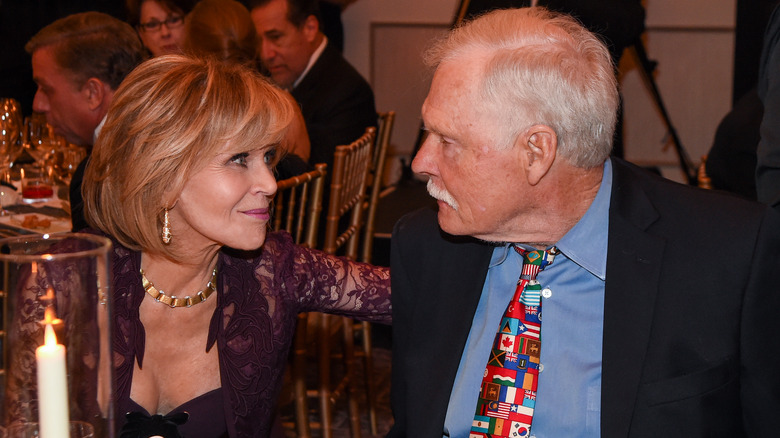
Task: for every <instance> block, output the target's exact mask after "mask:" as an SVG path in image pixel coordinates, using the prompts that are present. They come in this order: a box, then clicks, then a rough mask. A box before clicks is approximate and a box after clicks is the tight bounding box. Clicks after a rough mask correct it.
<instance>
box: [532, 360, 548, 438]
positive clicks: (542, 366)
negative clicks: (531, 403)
mask: <svg viewBox="0 0 780 438" xmlns="http://www.w3.org/2000/svg"><path fill="white" fill-rule="evenodd" d="M542 371H544V364H541V363H540V364H539V372H540V373H541V372H542ZM529 438H530V437H529Z"/></svg>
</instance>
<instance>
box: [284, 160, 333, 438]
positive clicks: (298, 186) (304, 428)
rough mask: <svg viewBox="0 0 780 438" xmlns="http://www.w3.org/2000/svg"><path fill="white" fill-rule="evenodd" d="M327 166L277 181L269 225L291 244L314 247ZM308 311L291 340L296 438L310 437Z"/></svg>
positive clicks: (299, 318)
mask: <svg viewBox="0 0 780 438" xmlns="http://www.w3.org/2000/svg"><path fill="white" fill-rule="evenodd" d="M326 168H327V165H325V164H322V163H320V164H317V165H316V166H315V169H314V170H312V171H310V172H306V173H303V174H301V175H298V176H294V177H291V178H288V179H284V180H281V181H278V182H277V190H276V197H275V198H274V204H273V205H274V215H273V222H272V228H273V229H274V230H286V231H287V232H288V233H290V235H291V236H292V237H293V240H294V241H295V243H297V244H299V245H302V246H307V247H309V248H316V247H317V232H318V226H319V223H320V215H321V213H322V195H323V190H324V185H325V174H326ZM308 317H309V315H308V314H301V315H298V324H297V326H296V328H295V337H294V339H293V351H292V364H291V368H290V375H291V378H292V383H293V393H294V403H295V429H296V432H297V435H298V436H299V437H305V438H308V437H311V429H310V427H309V420H308V411H309V410H308V403H307V397H308V396H307V393H306V366H307V363H308V360H307V357H306V353H307V350H308V349H307V345H306V344H307V342H306V339H307V336H306V335H307V326H308Z"/></svg>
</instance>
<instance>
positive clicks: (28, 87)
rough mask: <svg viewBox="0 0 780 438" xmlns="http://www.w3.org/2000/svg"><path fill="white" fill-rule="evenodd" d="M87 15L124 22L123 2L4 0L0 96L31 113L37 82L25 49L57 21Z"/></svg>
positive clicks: (0, 4)
mask: <svg viewBox="0 0 780 438" xmlns="http://www.w3.org/2000/svg"><path fill="white" fill-rule="evenodd" d="M85 11H97V12H104V13H106V14H109V15H111V16H112V17H114V18H118V19H120V20H124V19H125V5H124V1H123V0H36V1H34V2H31V1H29V0H2V1H0V41H2V42H3V49H2V54H3V61H2V62H0V96H2V97H12V98H14V99H16V100H18V101H19V103H21V105H22V112H23V113H24V114H25V115H29V114H30V113H31V112H32V101H33V96H34V95H35V88H36V87H35V82H33V81H32V69H31V67H30V55H28V54H27V52H25V50H24V45H25V44H26V43H27V41H29V40H30V38H32V36H33V35H35V33H36V32H38V31H39V30H40V29H41V28H43V27H44V26H46V25H49V24H51V23H52V22H54V21H55V20H57V19H59V18H62V17H67V16H68V15H71V14H76V13H79V12H85Z"/></svg>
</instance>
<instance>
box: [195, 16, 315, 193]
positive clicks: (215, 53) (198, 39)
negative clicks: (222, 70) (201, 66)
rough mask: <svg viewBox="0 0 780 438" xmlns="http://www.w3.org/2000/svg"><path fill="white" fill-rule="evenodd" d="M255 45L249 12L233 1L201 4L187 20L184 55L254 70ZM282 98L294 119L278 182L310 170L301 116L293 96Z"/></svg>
mask: <svg viewBox="0 0 780 438" xmlns="http://www.w3.org/2000/svg"><path fill="white" fill-rule="evenodd" d="M257 43H258V41H257V32H256V30H255V24H254V22H253V21H252V16H251V15H250V14H249V10H248V9H247V8H246V7H245V6H244V5H243V4H241V3H239V2H237V1H235V0H201V1H200V2H198V4H197V5H195V7H194V8H193V9H192V12H190V14H189V15H188V16H187V23H186V25H185V30H184V42H183V49H184V52H185V53H186V54H187V55H191V56H198V57H214V58H216V59H218V60H220V61H223V62H236V63H239V64H242V65H245V66H247V67H249V68H252V69H257V68H258V63H257V59H258V57H257ZM284 94H285V96H286V97H287V98H288V99H289V100H290V102H291V103H292V104H293V105H294V106H295V119H294V120H293V124H292V125H291V127H290V129H289V130H288V136H287V139H286V140H285V141H286V149H287V151H288V153H287V155H285V156H284V158H283V159H282V161H281V162H280V163H279V165H278V166H277V173H278V175H277V176H278V179H284V178H289V177H291V176H295V175H298V174H301V173H303V172H306V171H308V170H311V169H312V168H313V167H312V166H309V165H308V161H309V153H310V149H311V143H310V141H309V134H308V132H307V131H306V122H304V120H303V114H302V113H301V111H300V109H299V108H298V104H297V103H296V102H295V99H294V98H293V97H292V95H290V93H287V92H284Z"/></svg>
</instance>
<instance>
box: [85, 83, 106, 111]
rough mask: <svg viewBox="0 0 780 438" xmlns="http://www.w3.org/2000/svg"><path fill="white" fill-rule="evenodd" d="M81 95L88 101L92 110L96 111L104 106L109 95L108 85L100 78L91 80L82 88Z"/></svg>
mask: <svg viewBox="0 0 780 438" xmlns="http://www.w3.org/2000/svg"><path fill="white" fill-rule="evenodd" d="M81 94H82V96H84V98H85V99H86V100H87V105H88V106H89V109H90V110H95V109H97V108H99V107H100V106H101V105H103V102H104V100H105V99H106V96H107V95H108V85H107V84H106V83H104V82H103V81H101V80H100V79H98V78H89V79H87V81H86V82H85V83H84V85H82V86H81Z"/></svg>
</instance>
